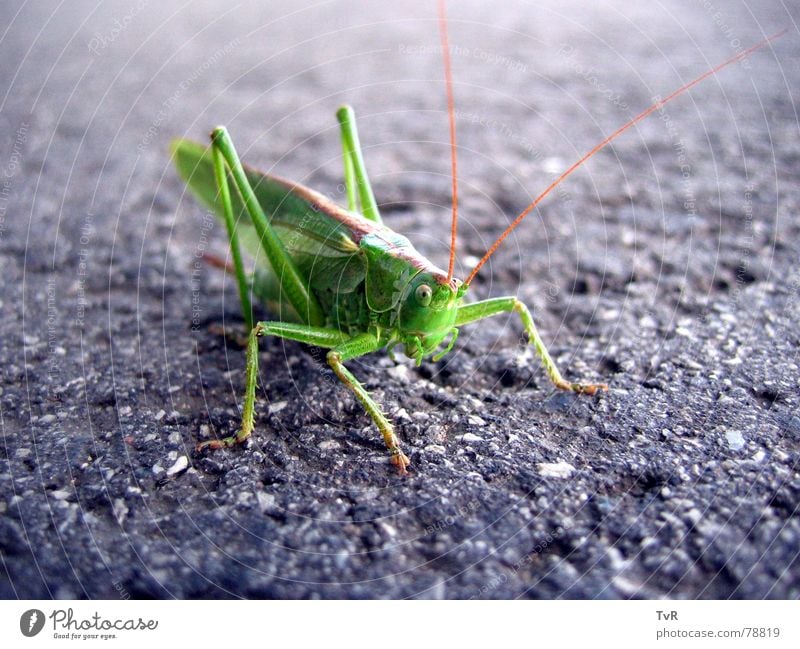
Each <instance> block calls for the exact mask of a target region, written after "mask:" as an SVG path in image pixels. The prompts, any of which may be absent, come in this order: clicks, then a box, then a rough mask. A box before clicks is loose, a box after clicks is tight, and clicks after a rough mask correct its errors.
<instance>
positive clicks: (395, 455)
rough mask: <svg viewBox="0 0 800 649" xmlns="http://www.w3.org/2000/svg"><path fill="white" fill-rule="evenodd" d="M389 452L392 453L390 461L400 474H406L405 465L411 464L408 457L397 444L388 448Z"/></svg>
mask: <svg viewBox="0 0 800 649" xmlns="http://www.w3.org/2000/svg"><path fill="white" fill-rule="evenodd" d="M390 452H391V454H392V460H391V462H392V464H394V465H395V466H396V467H397V469H398V471H399V473H400V475H408V470H407V467H408V465H409V464H411V460H409V459H408V456H407V455H406V454H405V453H403V451H401V450H400V448H399V447H397V446H395V447H394V448H393V449H390Z"/></svg>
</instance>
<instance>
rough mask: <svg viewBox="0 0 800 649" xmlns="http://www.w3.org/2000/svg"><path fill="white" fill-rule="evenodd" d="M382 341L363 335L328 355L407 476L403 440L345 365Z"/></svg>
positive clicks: (401, 470)
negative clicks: (398, 437) (402, 446)
mask: <svg viewBox="0 0 800 649" xmlns="http://www.w3.org/2000/svg"><path fill="white" fill-rule="evenodd" d="M380 346H381V345H380V342H379V340H378V339H377V338H376V337H375V336H373V335H372V334H361V335H358V336H354V337H353V338H351V339H350V340H348V341H346V342H344V343H342V344H341V345H339V346H337V347H335V348H334V349H332V350H331V351H329V352H328V364H329V365H330V366H331V369H333V371H334V372H335V373H336V376H338V377H339V380H340V381H341V382H342V383H344V384H345V385H346V386H347V387H348V388H350V390H352V391H353V393H354V394H355V395H356V398H357V399H358V400H359V401H360V402H361V405H363V406H364V409H365V410H366V411H367V414H368V415H369V416H370V417H371V418H372V421H374V422H375V425H376V426H377V427H378V430H379V431H380V432H381V435H383V441H384V442H385V443H386V448H388V449H389V453H390V454H391V461H392V464H394V465H395V466H396V467H397V468H398V469H399V470H400V473H402V474H406V473H408V471H407V470H406V467H408V465H409V464H411V461H410V460H409V459H408V457H407V456H406V454H405V453H403V451H402V450H400V440H398V439H397V435H395V432H394V427H393V426H392V424H391V422H390V421H389V420H388V419H387V418H386V415H384V414H383V413H382V412H381V408H380V406H379V405H378V404H377V403H376V402H375V400H374V399H373V398H372V397H371V396H370V395H369V393H368V392H367V391H366V389H364V386H363V385H361V383H360V382H359V380H358V379H357V378H356V377H355V376H353V374H352V373H351V372H350V370H348V369H347V368H346V367H345V366H344V362H345V361H347V360H350V359H352V358H356V357H358V356H363V355H364V354H369V353H370V352H374V351H376V350H377V349H379V348H380Z"/></svg>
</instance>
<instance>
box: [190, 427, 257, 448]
mask: <svg viewBox="0 0 800 649" xmlns="http://www.w3.org/2000/svg"><path fill="white" fill-rule="evenodd" d="M248 437H250V435H249V434H245V433H244V432H243V431H241V430H240V431H238V432H237V433H236V434H235V435H231V436H230V437H223V438H222V439H210V440H208V441H207V442H200V443H199V444H198V445H197V446H195V451H197V452H198V453H201V452H202V451H204V450H206V449H211V450H212V451H213V450H217V449H220V448H229V447H231V446H235V445H236V444H243V443H244V442H246V441H247V438H248Z"/></svg>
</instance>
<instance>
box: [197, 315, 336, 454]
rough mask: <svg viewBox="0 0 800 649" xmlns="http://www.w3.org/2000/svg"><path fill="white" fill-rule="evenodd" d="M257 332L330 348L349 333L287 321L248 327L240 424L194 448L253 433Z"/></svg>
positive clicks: (237, 439)
mask: <svg viewBox="0 0 800 649" xmlns="http://www.w3.org/2000/svg"><path fill="white" fill-rule="evenodd" d="M260 336H277V337H278V338H286V339H289V340H297V341H299V342H302V343H306V344H308V345H315V346H317V347H324V348H327V349H331V348H333V347H336V346H337V345H340V344H342V343H343V342H345V341H346V340H347V339H348V338H349V336H348V335H347V334H344V333H342V332H341V331H339V330H338V329H326V328H323V327H310V326H308V325H303V324H294V323H288V322H259V323H257V324H256V326H255V327H253V328H252V329H251V330H250V335H249V336H248V338H247V364H246V372H245V393H244V405H243V407H242V426H241V428H239V430H238V431H237V432H236V434H234V435H231V436H229V437H224V438H222V439H213V440H210V441H207V442H202V443H201V444H198V445H197V450H198V451H202V450H203V449H206V448H209V449H218V448H227V447H229V446H233V445H235V444H241V443H242V442H245V441H246V440H247V439H248V438H249V437H250V435H252V433H253V427H254V422H255V403H256V384H257V383H258V339H259V337H260Z"/></svg>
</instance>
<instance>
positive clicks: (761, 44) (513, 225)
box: [464, 29, 788, 286]
mask: <svg viewBox="0 0 800 649" xmlns="http://www.w3.org/2000/svg"><path fill="white" fill-rule="evenodd" d="M787 31H788V29H783V30H781V31H780V32H778V33H777V34H773V35H772V36H769V37H768V38H765V39H764V40H763V41H760V42H759V43H756V44H755V45H753V46H751V47H748V48H747V49H746V50H742V51H741V52H739V53H738V54H736V55H735V56H732V57H731V58H729V59H728V60H727V61H723V62H722V63H720V64H719V65H717V66H715V67H713V68H711V69H710V70H708V71H707V72H705V73H703V74H701V75H700V76H699V77H697V78H696V79H694V80H692V81H690V82H689V83H686V84H684V85H682V86H681V87H680V88H678V89H677V90H674V91H673V92H671V93H670V94H669V95H667V96H666V97H664V98H663V99H659V100H658V101H657V102H655V103H654V104H653V105H652V106H650V107H649V108H646V109H645V110H643V111H642V112H641V113H639V114H638V115H637V116H636V117H634V118H633V119H631V120H630V121H628V122H627V123H625V124H623V125H622V126H620V127H619V128H618V129H617V130H616V131H614V132H613V133H612V134H611V135H609V136H608V137H607V138H605V139H604V140H603V141H601V142H600V143H599V144H597V145H596V146H595V147H593V148H592V149H591V150H590V151H588V152H587V153H586V154H585V155H584V156H583V157H582V158H580V159H579V160H578V161H577V162H575V163H574V164H572V166H570V167H569V168H568V169H567V170H566V171H564V172H563V173H562V174H561V175H560V176H559V177H558V178H556V179H555V180H554V181H553V182H552V183H550V184H549V185H548V186H547V188H546V189H545V190H544V191H543V192H542V193H541V194H539V195H538V196H537V197H536V198H535V199H534V200H533V202H532V203H531V204H530V205H528V207H526V208H525V209H524V210H522V212H521V213H520V215H519V216H518V217H517V218H516V219H514V220H513V221H512V222H511V225H509V226H508V227H507V228H506V229H505V230H504V231H503V234H501V235H500V236H499V237H498V238H497V241H495V242H494V243H493V244H492V246H491V247H490V248H489V250H488V251H487V252H486V254H485V255H484V256H483V257H482V258H481V260H480V261H479V262H478V263H477V265H476V266H475V268H473V269H472V272H471V273H470V274H469V277H467V279H466V281H465V282H464V284H466V285H467V286H469V284H470V283H471V282H472V280H473V279H474V278H475V275H477V274H478V271H479V270H480V269H481V267H482V266H483V265H484V264H485V263H486V262H487V261H488V260H489V258H490V257H491V256H492V255H493V254H494V253H495V251H496V250H497V249H498V248H499V247H500V244H501V243H503V241H504V240H505V238H506V237H507V236H508V235H509V234H511V232H512V231H513V230H514V228H516V227H517V226H518V225H519V224H520V222H521V221H522V219H524V218H525V217H526V216H528V214H530V212H531V211H533V209H534V208H535V207H536V206H537V205H538V204H539V203H540V202H541V201H542V200H543V199H544V198H545V197H546V196H547V195H548V194H549V193H550V192H552V191H553V190H554V189H555V188H556V187H557V186H558V185H559V184H561V182H562V181H563V180H564V179H565V178H566V177H567V176H569V175H570V174H571V173H572V172H573V171H575V170H576V169H577V168H578V167H580V166H581V165H582V164H583V163H584V162H586V161H587V160H588V159H589V158H591V157H592V156H593V155H594V154H595V153H597V152H598V151H600V149H602V148H604V147H605V146H606V145H607V144H609V143H610V142H611V141H612V140H615V139H616V138H617V137H619V136H620V135H622V134H623V133H624V132H625V131H627V130H628V129H629V128H630V127H631V126H633V125H634V124H636V123H637V122H640V121H641V120H643V119H644V118H645V117H647V116H648V115H650V114H651V113H653V112H655V111H656V110H658V109H659V108H661V107H662V106H663V105H664V104H666V103H667V102H669V101H671V100H673V99H675V98H676V97H677V96H679V95H681V94H683V93H684V92H686V91H687V90H689V88H691V87H693V86H695V85H697V84H698V83H700V82H701V81H703V80H704V79H706V78H708V77H710V76H711V75H713V74H716V73H717V72H719V71H720V70H722V69H723V68H726V67H728V66H729V65H731V64H732V63H736V62H737V61H741V60H742V59H744V58H746V57H748V56H750V54H752V53H753V52H755V51H757V50H760V49H761V48H762V47H764V46H766V45H768V44H769V43H771V42H772V41H774V40H775V39H777V38H780V37H781V36H783V35H784V34H785V33H786V32H787Z"/></svg>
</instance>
